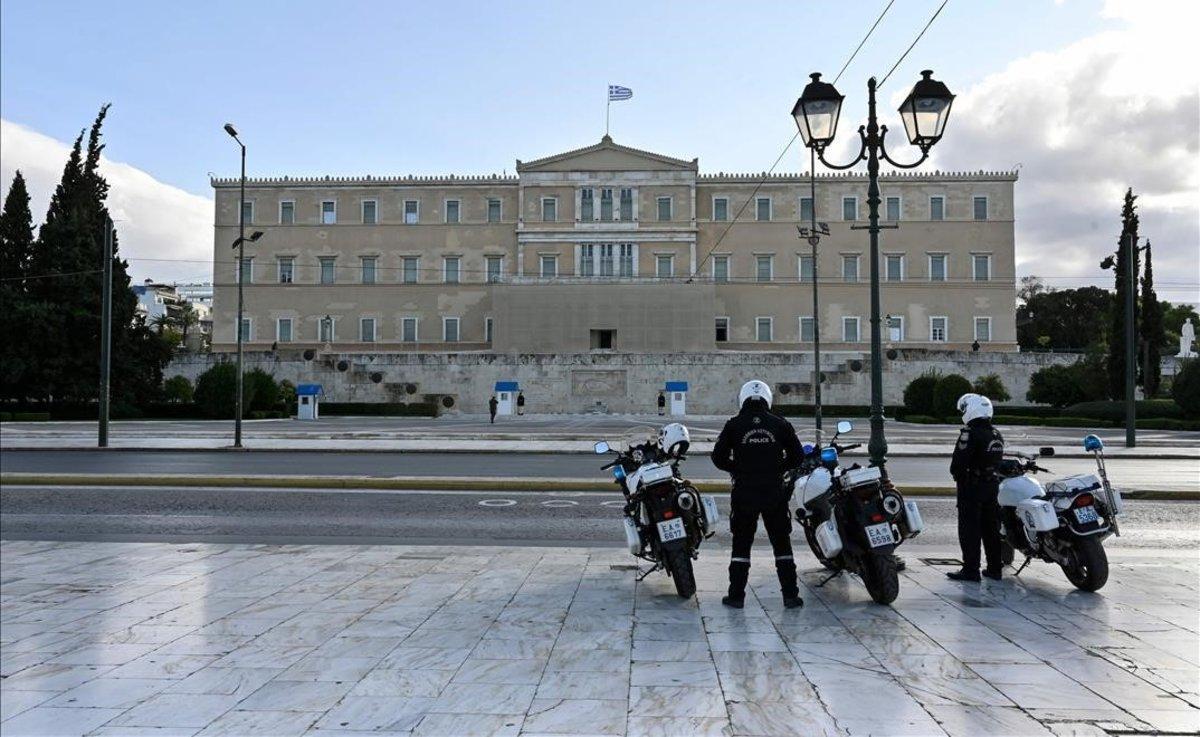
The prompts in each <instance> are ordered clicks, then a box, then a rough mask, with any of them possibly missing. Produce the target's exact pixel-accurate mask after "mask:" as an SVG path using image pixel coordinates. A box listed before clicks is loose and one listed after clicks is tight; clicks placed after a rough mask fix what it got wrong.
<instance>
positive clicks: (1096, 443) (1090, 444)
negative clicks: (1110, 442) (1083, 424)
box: [1083, 435, 1104, 450]
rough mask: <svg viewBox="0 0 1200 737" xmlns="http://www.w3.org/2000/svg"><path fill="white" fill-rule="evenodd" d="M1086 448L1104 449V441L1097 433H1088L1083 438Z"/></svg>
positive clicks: (1084, 447)
mask: <svg viewBox="0 0 1200 737" xmlns="http://www.w3.org/2000/svg"><path fill="white" fill-rule="evenodd" d="M1083 449H1084V450H1104V441H1103V440H1101V439H1100V438H1099V437H1097V436H1095V435H1088V436H1087V437H1085V438H1084V439H1083Z"/></svg>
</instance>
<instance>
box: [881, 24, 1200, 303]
mask: <svg viewBox="0 0 1200 737" xmlns="http://www.w3.org/2000/svg"><path fill="white" fill-rule="evenodd" d="M1103 15H1104V16H1105V17H1108V18H1114V19H1118V20H1120V21H1123V22H1124V24H1125V25H1124V27H1123V28H1120V29H1118V30H1110V31H1104V32H1102V33H1098V34H1096V35H1093V36H1090V37H1087V38H1084V39H1082V40H1080V41H1077V42H1075V43H1073V44H1071V45H1069V46H1066V47H1064V48H1061V49H1058V50H1054V51H1045V52H1038V53H1036V54H1032V55H1030V56H1027V57H1024V58H1021V59H1017V60H1015V61H1013V62H1012V63H1010V64H1009V65H1008V66H1007V67H1006V68H1005V69H1004V70H1003V71H1000V72H998V73H996V74H993V75H991V76H989V77H987V78H985V79H984V80H982V81H981V82H980V83H978V84H977V85H975V86H974V87H971V88H970V89H968V90H965V91H962V93H961V94H960V96H959V97H958V99H957V100H956V101H955V104H954V110H953V114H952V116H951V120H950V124H949V129H948V130H947V135H946V138H945V139H943V141H942V143H941V144H940V145H939V146H938V148H936V149H934V152H935V156H934V158H935V162H934V163H935V165H937V166H940V167H942V168H966V169H981V168H982V169H1008V168H1011V167H1013V166H1014V165H1016V164H1017V163H1020V164H1021V169H1020V180H1019V181H1018V183H1017V187H1016V197H1017V202H1016V208H1017V209H1016V218H1017V219H1016V231H1017V261H1018V273H1019V274H1021V275H1025V274H1035V275H1043V276H1060V277H1061V276H1071V277H1076V278H1075V279H1074V280H1071V281H1074V283H1096V284H1100V285H1103V286H1109V285H1110V283H1111V282H1109V281H1107V280H1100V281H1096V280H1094V279H1093V280H1088V279H1085V277H1098V276H1100V277H1103V276H1104V273H1103V272H1101V271H1099V269H1098V263H1099V261H1100V259H1101V258H1102V257H1103V256H1104V255H1105V254H1106V253H1108V252H1111V251H1112V250H1113V249H1114V248H1115V247H1116V241H1117V238H1118V236H1119V234H1120V207H1121V197H1122V195H1123V194H1124V192H1125V189H1126V188H1127V187H1133V190H1134V193H1135V194H1137V195H1139V198H1138V205H1139V215H1140V218H1141V228H1140V234H1141V235H1143V236H1148V237H1149V238H1150V240H1151V241H1152V242H1153V243H1154V257H1155V280H1156V282H1160V283H1162V286H1161V287H1159V289H1158V291H1159V295H1160V297H1162V298H1163V299H1168V300H1171V301H1176V302H1178V301H1191V302H1196V301H1200V286H1197V284H1198V282H1200V273H1198V269H1200V267H1198V259H1197V254H1198V253H1200V93H1198V90H1200V54H1198V53H1197V45H1196V42H1195V39H1194V29H1195V28H1196V25H1197V20H1200V4H1197V3H1194V2H1183V3H1168V2H1144V1H1139V2H1131V1H1129V0H1123V1H1121V2H1110V3H1108V4H1107V5H1106V6H1105V8H1104V11H1103ZM896 94H898V95H899V94H901V93H896ZM899 101H900V100H899V98H897V99H896V100H895V102H896V103H899ZM1168 282H1170V284H1168ZM1049 283H1050V284H1052V285H1062V286H1066V285H1068V284H1070V283H1071V282H1070V281H1067V280H1051V281H1050V282H1049Z"/></svg>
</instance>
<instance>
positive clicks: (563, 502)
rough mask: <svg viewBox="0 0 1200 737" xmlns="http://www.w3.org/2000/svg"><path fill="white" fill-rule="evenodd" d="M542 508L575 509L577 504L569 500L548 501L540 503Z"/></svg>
mask: <svg viewBox="0 0 1200 737" xmlns="http://www.w3.org/2000/svg"><path fill="white" fill-rule="evenodd" d="M542 506H543V507H577V506H579V502H576V501H572V500H570V499H549V500H547V501H544V502H542Z"/></svg>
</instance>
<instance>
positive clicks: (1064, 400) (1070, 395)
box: [1025, 365, 1088, 407]
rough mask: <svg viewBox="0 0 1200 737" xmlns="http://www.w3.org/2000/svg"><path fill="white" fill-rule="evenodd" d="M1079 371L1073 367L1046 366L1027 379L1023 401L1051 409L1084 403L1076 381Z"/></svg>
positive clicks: (1080, 388) (1085, 397)
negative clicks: (1027, 389)
mask: <svg viewBox="0 0 1200 737" xmlns="http://www.w3.org/2000/svg"><path fill="white" fill-rule="evenodd" d="M1078 374H1079V371H1078V370H1077V369H1076V368H1075V367H1074V366H1059V365H1054V366H1046V367H1045V368H1041V369H1038V370H1037V371H1035V372H1034V374H1033V376H1031V377H1029V391H1027V392H1025V399H1026V400H1028V401H1030V402H1037V403H1039V404H1049V405H1051V406H1053V407H1068V406H1070V405H1072V404H1078V403H1080V402H1083V401H1086V400H1087V399H1088V397H1087V396H1086V394H1085V392H1084V390H1083V387H1081V386H1080V385H1079V383H1078V381H1077V379H1078Z"/></svg>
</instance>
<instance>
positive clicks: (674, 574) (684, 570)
mask: <svg viewBox="0 0 1200 737" xmlns="http://www.w3.org/2000/svg"><path fill="white" fill-rule="evenodd" d="M667 556H668V558H667V561H668V563H670V565H671V580H672V581H674V582H675V593H677V594H679V596H680V597H682V598H684V599H690V598H692V597H693V596H695V595H696V574H695V573H694V572H693V571H692V557H691V556H690V555H688V552H687V551H686V550H684V549H679V550H672V551H670V552H669V553H667Z"/></svg>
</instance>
